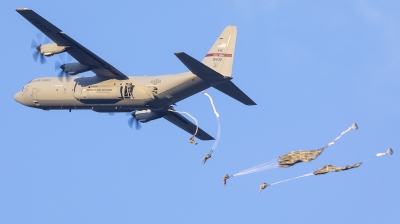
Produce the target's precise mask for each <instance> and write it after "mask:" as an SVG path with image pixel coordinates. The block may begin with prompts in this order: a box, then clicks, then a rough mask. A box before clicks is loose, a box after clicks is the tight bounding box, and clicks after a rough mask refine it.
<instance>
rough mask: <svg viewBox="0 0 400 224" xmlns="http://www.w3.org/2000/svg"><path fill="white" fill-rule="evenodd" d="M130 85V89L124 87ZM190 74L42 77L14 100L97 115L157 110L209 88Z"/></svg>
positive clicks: (27, 104)
mask: <svg viewBox="0 0 400 224" xmlns="http://www.w3.org/2000/svg"><path fill="white" fill-rule="evenodd" d="M129 84H130V86H131V87H129V88H128V87H127V86H128V85H129ZM209 87H210V85H208V84H206V83H205V82H203V81H202V80H201V79H200V78H199V77H197V76H196V75H194V74H192V73H191V72H187V73H181V74H175V75H160V76H135V77H133V76H131V77H129V79H126V80H118V79H104V78H101V77H98V76H93V77H73V78H72V77H70V78H56V77H42V78H37V79H34V80H32V81H30V82H29V83H28V84H26V85H25V86H24V87H23V88H22V90H21V91H19V92H18V93H16V94H15V96H14V99H15V100H16V101H17V102H19V103H21V104H23V105H26V106H29V107H33V108H38V109H44V110H63V109H64V110H72V109H90V110H94V111H97V112H129V111H133V110H138V109H159V108H165V107H168V106H169V105H172V104H175V103H176V102H178V101H181V100H183V99H185V98H187V97H189V96H192V95H194V94H196V93H198V92H200V91H202V90H205V89H207V88H209Z"/></svg>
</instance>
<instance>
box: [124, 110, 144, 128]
mask: <svg viewBox="0 0 400 224" xmlns="http://www.w3.org/2000/svg"><path fill="white" fill-rule="evenodd" d="M135 112H136V111H133V112H132V113H131V114H130V113H127V115H128V114H129V115H131V118H129V120H128V125H129V127H130V128H133V124H135V129H136V130H139V129H141V128H142V125H141V124H140V122H139V121H138V120H137V119H136V116H135Z"/></svg>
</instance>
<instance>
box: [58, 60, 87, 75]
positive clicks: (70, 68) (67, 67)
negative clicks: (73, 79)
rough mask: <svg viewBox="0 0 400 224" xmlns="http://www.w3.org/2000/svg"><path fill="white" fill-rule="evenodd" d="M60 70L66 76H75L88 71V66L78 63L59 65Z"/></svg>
mask: <svg viewBox="0 0 400 224" xmlns="http://www.w3.org/2000/svg"><path fill="white" fill-rule="evenodd" d="M60 68H61V69H62V70H63V71H64V72H65V73H67V74H68V75H76V74H79V73H82V72H87V71H89V70H90V66H88V65H84V64H81V63H79V62H72V63H68V64H64V65H61V66H60Z"/></svg>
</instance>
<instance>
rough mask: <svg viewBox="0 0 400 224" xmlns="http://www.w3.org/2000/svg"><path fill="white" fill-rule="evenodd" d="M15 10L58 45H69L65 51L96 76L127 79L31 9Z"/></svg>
mask: <svg viewBox="0 0 400 224" xmlns="http://www.w3.org/2000/svg"><path fill="white" fill-rule="evenodd" d="M16 11H17V12H18V13H19V14H21V15H22V16H23V17H25V19H27V20H28V21H29V22H30V23H32V25H34V26H35V27H36V28H38V29H39V30H40V31H41V32H42V33H43V34H45V35H46V36H47V37H48V38H50V39H51V40H52V41H53V42H54V43H56V44H57V45H58V46H69V47H70V49H69V50H68V51H67V53H68V54H70V55H71V56H72V57H73V58H75V59H76V60H77V61H78V62H79V63H81V64H84V65H88V66H90V67H91V70H92V72H94V73H95V74H96V75H97V76H100V77H105V78H115V79H128V77H127V76H126V75H124V74H123V73H122V72H120V71H119V70H118V69H116V68H114V67H113V66H112V65H110V64H109V63H107V62H106V61H104V60H103V59H101V58H100V57H99V56H97V55H95V54H94V53H93V52H91V51H89V50H88V49H86V48H85V47H84V46H82V45H81V44H79V43H78V42H76V41H75V40H74V39H72V38H71V37H69V36H68V35H67V34H65V33H64V32H63V31H61V30H60V29H58V28H57V27H56V26H54V25H53V24H51V23H50V22H49V21H47V20H46V19H44V18H43V17H41V16H40V15H38V14H37V13H36V12H34V11H33V10H31V9H27V8H17V9H16Z"/></svg>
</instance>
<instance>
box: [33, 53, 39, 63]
mask: <svg viewBox="0 0 400 224" xmlns="http://www.w3.org/2000/svg"><path fill="white" fill-rule="evenodd" d="M39 54H40V53H39V51H34V52H33V54H32V57H33V60H35V62H37V61H38V57H40V56H39Z"/></svg>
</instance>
